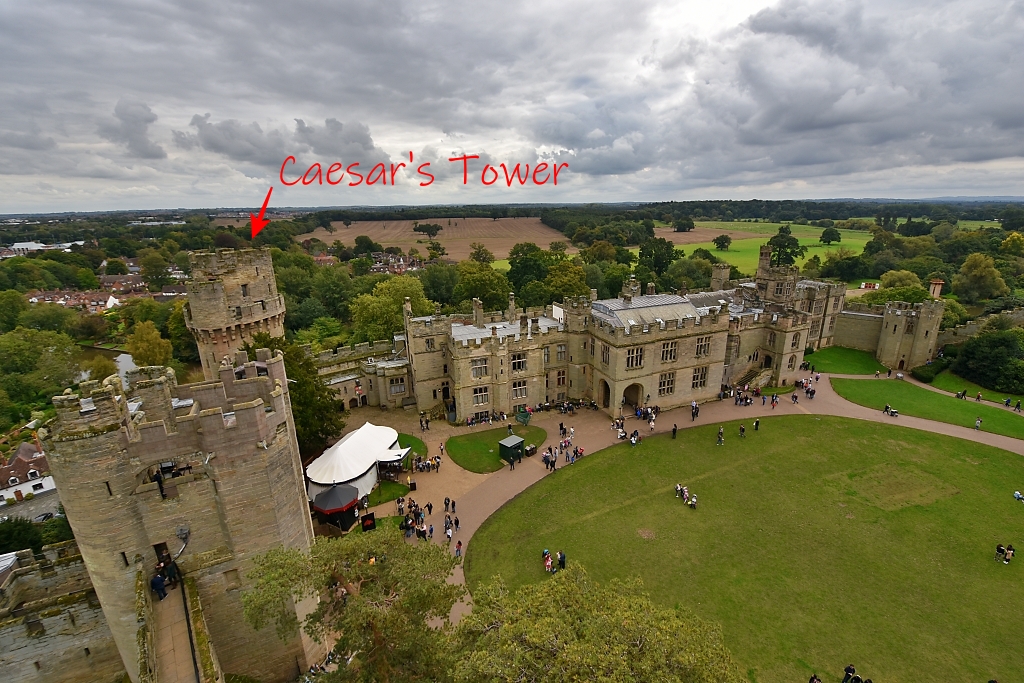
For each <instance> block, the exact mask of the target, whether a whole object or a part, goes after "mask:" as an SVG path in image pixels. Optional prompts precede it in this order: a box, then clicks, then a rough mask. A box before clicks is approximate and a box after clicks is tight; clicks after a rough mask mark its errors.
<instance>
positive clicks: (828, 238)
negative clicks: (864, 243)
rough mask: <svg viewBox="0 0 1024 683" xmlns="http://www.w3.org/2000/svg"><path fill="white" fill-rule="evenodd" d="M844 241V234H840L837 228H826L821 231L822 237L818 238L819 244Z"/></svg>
mask: <svg viewBox="0 0 1024 683" xmlns="http://www.w3.org/2000/svg"><path fill="white" fill-rule="evenodd" d="M842 240H843V233H841V232H839V231H838V230H836V229H835V228H825V229H824V230H822V231H821V237H819V238H818V241H819V242H824V243H825V244H832V243H833V242H841V241H842Z"/></svg>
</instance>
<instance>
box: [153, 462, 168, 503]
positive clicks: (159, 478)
mask: <svg viewBox="0 0 1024 683" xmlns="http://www.w3.org/2000/svg"><path fill="white" fill-rule="evenodd" d="M153 481H155V482H156V486H157V488H158V489H160V497H161V498H166V497H167V494H165V493H164V475H163V474H161V473H160V468H157V470H156V474H154V475H153Z"/></svg>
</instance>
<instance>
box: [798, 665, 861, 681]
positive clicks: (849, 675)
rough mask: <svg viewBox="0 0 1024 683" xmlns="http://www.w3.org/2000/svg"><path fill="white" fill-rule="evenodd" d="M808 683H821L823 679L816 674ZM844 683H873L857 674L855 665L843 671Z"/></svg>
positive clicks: (847, 666)
mask: <svg viewBox="0 0 1024 683" xmlns="http://www.w3.org/2000/svg"><path fill="white" fill-rule="evenodd" d="M808 683H821V679H820V678H818V674H814V675H812V676H811V680H810V681H808ZM843 683H871V679H870V678H868V679H863V678H861V677H860V674H858V673H857V667H855V666H854V665H853V664H847V665H846V668H845V669H843Z"/></svg>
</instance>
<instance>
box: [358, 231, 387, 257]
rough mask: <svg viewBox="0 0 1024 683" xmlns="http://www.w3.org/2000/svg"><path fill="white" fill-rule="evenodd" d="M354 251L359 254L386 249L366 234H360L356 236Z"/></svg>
mask: <svg viewBox="0 0 1024 683" xmlns="http://www.w3.org/2000/svg"><path fill="white" fill-rule="evenodd" d="M352 251H353V252H355V253H356V254H357V255H358V254H372V253H373V252H375V251H384V247H382V246H381V245H380V244H378V243H376V242H374V241H373V240H372V239H370V238H369V237H367V236H366V235H359V236H358V237H356V242H355V247H353V249H352Z"/></svg>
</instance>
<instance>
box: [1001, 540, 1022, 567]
mask: <svg viewBox="0 0 1024 683" xmlns="http://www.w3.org/2000/svg"><path fill="white" fill-rule="evenodd" d="M1016 552H1017V551H1016V550H1014V549H1013V546H1012V545H1008V546H1006V547H1005V548H1004V547H1003V544H1002V543H1000V544H999V545H997V546H996V562H998V561H999V560H1002V561H1003V564H1010V560H1012V559H1013V555H1014V553H1016Z"/></svg>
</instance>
